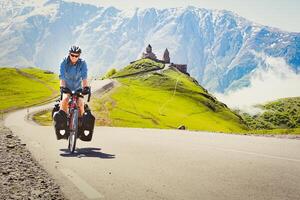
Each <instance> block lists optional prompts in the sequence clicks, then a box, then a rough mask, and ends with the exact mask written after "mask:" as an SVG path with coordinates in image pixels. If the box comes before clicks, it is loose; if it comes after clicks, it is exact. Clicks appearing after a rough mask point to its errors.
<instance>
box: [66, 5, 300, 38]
mask: <svg viewBox="0 0 300 200" xmlns="http://www.w3.org/2000/svg"><path fill="white" fill-rule="evenodd" d="M67 1H76V2H84V3H91V4H94V5H98V6H104V7H108V6H114V7H116V8H119V9H130V8H135V7H140V8H147V7H155V8H170V7H185V6H195V7H199V8H209V9H219V10H222V9H225V10H230V11H233V12H235V13H237V14H239V15H240V16H242V17H245V18H247V19H249V20H251V21H254V22H257V23H259V24H262V25H267V26H272V27H276V28H280V29H282V30H285V31H290V32H300V0H248V1H245V0H184V1H183V0H164V1H162V0H147V1H145V0H140V1H137V0H101V1H99V0H67Z"/></svg>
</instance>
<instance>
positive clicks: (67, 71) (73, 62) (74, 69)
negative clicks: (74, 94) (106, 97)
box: [53, 46, 90, 129]
mask: <svg viewBox="0 0 300 200" xmlns="http://www.w3.org/2000/svg"><path fill="white" fill-rule="evenodd" d="M80 54H81V49H80V47H78V46H72V47H71V48H70V50H69V55H68V57H66V58H64V59H63V61H62V63H61V65H60V74H59V79H60V90H61V92H64V91H65V90H66V89H65V88H69V89H70V90H71V91H76V90H77V89H80V88H83V91H82V93H83V94H88V93H89V92H90V88H89V87H88V81H87V64H86V62H85V61H84V60H83V59H81V58H80ZM69 97H70V95H69V94H64V96H63V99H62V101H61V103H60V110H59V111H58V112H56V113H55V114H54V116H53V119H54V121H55V126H56V127H57V128H58V129H65V128H66V126H67V111H68V102H69ZM78 107H79V122H81V121H82V116H83V114H84V100H83V98H79V99H78ZM79 124H80V123H79Z"/></svg>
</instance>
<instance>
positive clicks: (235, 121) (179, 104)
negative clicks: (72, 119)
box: [92, 59, 245, 132]
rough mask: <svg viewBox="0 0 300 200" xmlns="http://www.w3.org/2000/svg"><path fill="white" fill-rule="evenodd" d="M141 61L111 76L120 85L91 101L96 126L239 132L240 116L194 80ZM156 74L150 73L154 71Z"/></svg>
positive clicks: (241, 124) (176, 71)
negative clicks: (182, 126)
mask: <svg viewBox="0 0 300 200" xmlns="http://www.w3.org/2000/svg"><path fill="white" fill-rule="evenodd" d="M162 68H163V65H162V64H161V63H156V62H154V61H151V60H149V59H142V60H139V61H137V62H135V63H133V64H130V65H128V66H127V67H125V68H123V69H122V70H120V71H118V72H117V73H115V74H114V75H113V78H115V79H116V80H117V81H118V82H119V83H120V85H119V86H118V87H116V88H114V89H113V90H111V91H110V92H108V93H107V94H106V95H104V96H101V97H99V98H94V100H93V101H92V108H93V112H94V114H95V115H96V120H97V121H96V123H97V124H98V125H106V126H120V127H143V128H178V127H179V126H181V125H184V126H186V127H187V128H188V129H189V130H206V131H220V132H241V131H244V130H245V125H244V124H243V121H242V120H241V118H240V116H238V115H237V114H235V113H234V112H232V111H231V110H230V109H228V108H227V106H226V105H225V104H223V103H221V102H219V101H217V100H216V99H215V98H214V97H213V96H212V95H210V94H209V93H208V92H207V91H206V90H205V89H204V88H202V87H201V86H200V85H199V84H198V83H197V81H196V80H195V79H193V78H191V77H189V76H187V75H185V74H183V73H181V72H179V71H178V70H177V69H175V68H168V69H166V68H165V69H162ZM154 69H155V70H157V71H153V70H154Z"/></svg>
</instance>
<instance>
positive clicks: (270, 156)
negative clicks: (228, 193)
mask: <svg viewBox="0 0 300 200" xmlns="http://www.w3.org/2000/svg"><path fill="white" fill-rule="evenodd" d="M212 148H214V149H218V150H222V151H230V152H236V153H243V154H248V155H254V156H260V157H265V158H272V159H278V160H287V161H293V162H300V160H299V159H295V158H286V157H281V156H272V155H268V154H260V153H255V152H249V151H241V150H235V149H226V148H220V147H212Z"/></svg>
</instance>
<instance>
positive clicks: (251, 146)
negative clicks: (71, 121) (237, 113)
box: [5, 82, 300, 200]
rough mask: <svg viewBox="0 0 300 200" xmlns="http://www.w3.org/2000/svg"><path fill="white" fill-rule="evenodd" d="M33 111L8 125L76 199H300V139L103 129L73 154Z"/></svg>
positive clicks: (10, 118) (15, 116) (11, 117)
mask: <svg viewBox="0 0 300 200" xmlns="http://www.w3.org/2000/svg"><path fill="white" fill-rule="evenodd" d="M94 84H98V87H102V86H103V84H104V85H107V84H108V83H107V82H105V83H103V82H97V83H96V82H95V83H94ZM44 107H45V106H44ZM38 109H41V108H34V109H30V111H35V110H38ZM26 114H27V111H26V110H20V111H17V112H14V113H11V114H10V115H8V116H7V118H6V119H5V124H6V126H8V127H9V128H10V129H12V131H13V132H14V133H16V134H17V135H18V136H19V137H20V138H21V140H23V142H26V144H27V147H28V148H29V150H30V151H31V152H32V153H33V155H34V157H35V158H36V159H37V160H38V161H39V162H40V163H41V164H42V165H43V167H44V168H45V169H46V170H47V171H48V172H49V173H50V174H51V175H52V176H53V177H54V178H55V179H56V180H57V182H58V184H60V185H61V187H62V189H63V191H64V192H65V195H66V197H68V198H70V199H116V200H122V199H139V200H140V199H170V200H176V199H193V200H194V199H231V200H232V199H243V200H246V199H253V200H259V199H268V200H269V199H278V200H282V199H300V140H291V139H278V138H266V137H254V136H240V135H227V134H216V133H208V132H191V131H179V130H156V129H140V128H111V127H96V128H95V132H94V138H93V141H92V142H89V143H84V142H81V141H79V142H78V149H77V153H76V154H74V155H70V154H68V153H67V152H66V148H67V141H66V140H64V141H56V138H55V134H54V129H53V127H41V126H38V125H36V124H35V123H33V122H30V121H28V120H26Z"/></svg>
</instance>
